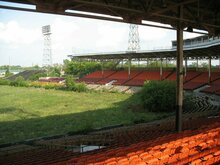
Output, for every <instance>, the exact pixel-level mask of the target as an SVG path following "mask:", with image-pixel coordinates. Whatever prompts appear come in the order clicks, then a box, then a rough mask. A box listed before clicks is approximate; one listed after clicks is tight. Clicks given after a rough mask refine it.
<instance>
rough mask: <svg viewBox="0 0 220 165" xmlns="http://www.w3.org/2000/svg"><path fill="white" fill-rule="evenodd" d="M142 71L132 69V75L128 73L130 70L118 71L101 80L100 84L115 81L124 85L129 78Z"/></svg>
mask: <svg viewBox="0 0 220 165" xmlns="http://www.w3.org/2000/svg"><path fill="white" fill-rule="evenodd" d="M139 73H140V71H131V72H130V76H129V75H128V71H117V72H115V73H114V74H112V75H110V76H109V77H107V78H105V79H103V80H101V81H99V82H98V84H106V83H109V82H111V81H114V83H113V84H114V85H123V84H124V83H125V82H126V81H128V80H129V79H132V78H133V77H135V76H136V75H138V74H139Z"/></svg>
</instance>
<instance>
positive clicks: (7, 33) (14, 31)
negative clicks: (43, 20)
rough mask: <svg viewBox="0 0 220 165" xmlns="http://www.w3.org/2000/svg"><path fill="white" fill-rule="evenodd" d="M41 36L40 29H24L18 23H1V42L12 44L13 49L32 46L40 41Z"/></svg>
mask: <svg viewBox="0 0 220 165" xmlns="http://www.w3.org/2000/svg"><path fill="white" fill-rule="evenodd" d="M40 35H41V33H40V29H28V28H24V27H22V26H21V25H19V23H18V22H16V21H9V22H8V23H2V22H0V41H2V42H5V43H7V44H11V46H12V47H13V46H18V45H21V44H26V45H28V44H32V43H34V42H35V41H37V40H39V39H40Z"/></svg>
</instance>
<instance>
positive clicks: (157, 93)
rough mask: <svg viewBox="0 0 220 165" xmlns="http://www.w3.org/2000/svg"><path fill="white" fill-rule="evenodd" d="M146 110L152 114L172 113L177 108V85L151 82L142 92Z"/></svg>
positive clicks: (168, 82)
mask: <svg viewBox="0 0 220 165" xmlns="http://www.w3.org/2000/svg"><path fill="white" fill-rule="evenodd" d="M141 100H142V102H143V105H144V108H145V109H146V110H148V111H151V112H172V111H175V107H176V85H175V83H174V82H170V81H149V82H146V83H145V84H144V87H143V89H142V91H141Z"/></svg>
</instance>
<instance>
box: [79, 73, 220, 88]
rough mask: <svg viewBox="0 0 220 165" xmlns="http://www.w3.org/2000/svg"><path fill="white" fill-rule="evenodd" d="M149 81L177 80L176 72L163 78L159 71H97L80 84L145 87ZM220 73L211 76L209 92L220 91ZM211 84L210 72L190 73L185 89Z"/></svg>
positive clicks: (83, 79) (185, 77)
mask: <svg viewBox="0 0 220 165" xmlns="http://www.w3.org/2000/svg"><path fill="white" fill-rule="evenodd" d="M147 80H170V81H174V80H176V72H175V71H163V74H162V76H161V75H160V72H159V71H131V72H130V75H129V74H128V72H127V71H104V72H101V71H96V72H93V73H91V74H89V75H87V76H85V77H83V78H81V79H79V80H78V81H79V82H85V83H89V84H107V83H110V82H112V83H111V84H113V85H127V86H143V84H144V82H145V81H147ZM219 82H220V72H213V73H212V74H211V88H209V89H207V91H208V92H209V91H213V90H214V91H215V92H217V91H219V89H220V86H219V84H220V83H219ZM208 83H209V75H208V72H197V71H188V72H187V74H186V75H185V76H184V89H185V90H195V89H197V88H199V87H202V86H204V85H206V84H208Z"/></svg>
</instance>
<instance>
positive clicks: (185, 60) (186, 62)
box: [184, 57, 187, 77]
mask: <svg viewBox="0 0 220 165" xmlns="http://www.w3.org/2000/svg"><path fill="white" fill-rule="evenodd" d="M184 69H185V71H184V76H185V77H186V73H187V57H186V58H185V68H184Z"/></svg>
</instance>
